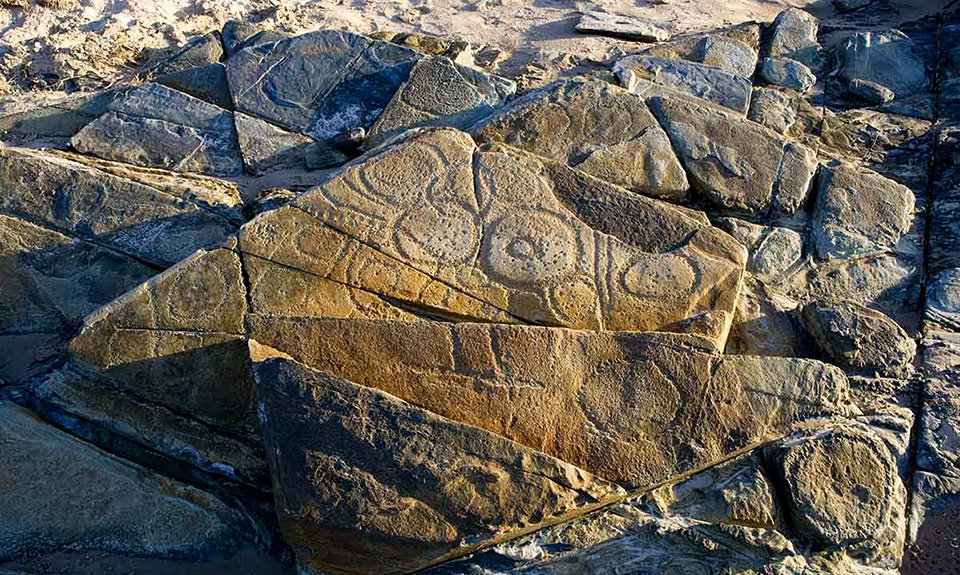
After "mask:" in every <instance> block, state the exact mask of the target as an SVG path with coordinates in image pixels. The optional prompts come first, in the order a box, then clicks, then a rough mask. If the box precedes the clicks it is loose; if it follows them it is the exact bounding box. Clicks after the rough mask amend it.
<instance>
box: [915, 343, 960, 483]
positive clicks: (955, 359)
mask: <svg viewBox="0 0 960 575" xmlns="http://www.w3.org/2000/svg"><path fill="white" fill-rule="evenodd" d="M922 358H923V362H922V364H921V370H922V373H923V375H924V376H925V378H926V381H925V385H924V388H923V397H922V403H921V409H920V418H919V422H918V427H919V431H918V434H917V467H918V468H919V469H922V470H924V471H929V472H930V473H935V474H937V475H940V476H945V477H953V478H958V479H960V335H958V334H955V333H951V332H943V331H935V332H931V333H928V334H927V335H926V336H925V337H924V339H923V354H922Z"/></svg>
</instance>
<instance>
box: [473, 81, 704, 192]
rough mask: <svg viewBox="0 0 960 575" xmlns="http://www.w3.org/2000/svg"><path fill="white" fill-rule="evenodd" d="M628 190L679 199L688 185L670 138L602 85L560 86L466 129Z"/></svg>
mask: <svg viewBox="0 0 960 575" xmlns="http://www.w3.org/2000/svg"><path fill="white" fill-rule="evenodd" d="M473 133H474V134H476V137H477V139H478V140H479V141H492V142H504V143H506V144H509V145H511V146H515V147H517V148H521V149H524V150H527V151H530V152H533V153H534V154H538V155H541V156H545V157H547V158H551V159H553V160H556V161H559V162H563V163H566V164H567V165H569V166H570V167H574V168H577V169H579V170H583V171H585V172H587V173H589V174H591V175H593V176H596V177H598V178H600V179H602V180H606V181H609V182H612V183H614V184H617V185H620V186H623V187H625V188H627V189H631V190H635V191H637V192H640V193H643V194H647V195H651V196H656V197H660V198H665V199H670V200H683V199H685V198H686V196H687V191H688V189H689V185H688V184H687V176H686V174H685V173H684V171H683V167H682V166H681V165H680V162H679V161H678V160H677V158H676V156H675V155H674V153H673V150H672V148H671V147H670V140H669V139H668V138H667V135H666V134H665V133H664V131H663V129H662V128H660V126H659V124H657V121H656V119H655V118H654V117H653V115H652V114H651V113H650V112H649V110H648V109H647V107H646V105H645V104H644V103H643V101H642V100H640V99H638V98H636V97H635V96H632V95H631V94H629V93H627V92H625V91H623V90H620V89H618V88H616V87H614V86H611V85H609V84H607V83H605V82H600V81H593V82H560V83H556V84H553V85H551V86H548V87H546V88H543V89H541V90H539V91H536V92H533V93H530V94H527V95H525V96H524V97H523V98H520V99H518V100H516V101H514V102H512V103H511V104H510V105H508V106H507V107H505V108H504V109H503V110H501V111H499V112H498V113H496V114H494V115H493V116H491V117H490V118H488V119H486V120H484V121H482V122H481V123H480V124H478V125H477V126H476V127H474V128H473Z"/></svg>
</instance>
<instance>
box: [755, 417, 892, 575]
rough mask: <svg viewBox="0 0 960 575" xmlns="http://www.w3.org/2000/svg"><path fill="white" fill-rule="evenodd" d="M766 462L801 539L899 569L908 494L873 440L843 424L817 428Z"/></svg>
mask: <svg viewBox="0 0 960 575" xmlns="http://www.w3.org/2000/svg"><path fill="white" fill-rule="evenodd" d="M768 456H769V457H771V459H772V460H773V461H774V466H775V468H776V469H777V473H778V474H779V479H780V480H781V481H783V483H784V487H785V488H786V493H787V496H786V498H787V501H788V504H789V516H790V521H791V523H792V525H793V527H794V528H795V529H796V530H797V532H798V533H799V534H800V535H801V536H802V537H804V538H806V539H807V540H809V541H813V542H817V543H819V544H822V545H831V546H842V547H843V548H844V549H846V550H847V552H849V553H858V552H859V553H862V554H865V555H867V556H869V557H872V558H873V559H874V560H875V561H877V562H878V563H881V564H883V563H886V566H888V567H896V566H897V565H898V564H899V560H900V555H901V553H902V545H903V537H904V523H905V520H904V507H905V505H906V495H907V494H906V489H905V488H904V486H903V483H902V481H901V480H900V477H899V476H898V475H897V464H896V461H895V460H894V458H893V455H892V454H891V453H890V450H889V448H888V447H887V446H886V445H885V444H884V443H883V441H881V440H880V439H879V438H878V437H877V436H876V435H874V434H872V433H870V432H869V431H867V430H864V429H860V428H857V427H851V426H844V425H839V426H835V427H828V428H826V429H816V430H811V431H809V432H805V433H799V434H798V435H797V436H795V437H792V438H790V439H789V440H787V441H785V442H783V443H782V444H779V445H777V446H775V447H773V448H771V449H770V450H769V452H768Z"/></svg>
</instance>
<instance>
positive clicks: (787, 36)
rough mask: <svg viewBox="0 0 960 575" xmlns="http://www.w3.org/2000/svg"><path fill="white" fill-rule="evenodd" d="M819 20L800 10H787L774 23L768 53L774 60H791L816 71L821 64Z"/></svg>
mask: <svg viewBox="0 0 960 575" xmlns="http://www.w3.org/2000/svg"><path fill="white" fill-rule="evenodd" d="M819 27H820V25H819V23H818V22H817V19H816V18H815V17H814V16H813V15H812V14H810V13H809V12H805V11H803V10H800V9H799V8H787V9H786V10H784V11H783V12H781V13H780V14H778V15H777V18H776V20H774V21H773V30H772V32H771V36H770V45H769V50H768V53H769V55H770V56H771V57H773V58H791V59H793V60H797V61H799V62H803V63H804V64H806V65H807V66H808V67H809V68H811V69H814V70H816V69H817V68H818V67H819V63H820V44H818V43H817V32H818V30H819Z"/></svg>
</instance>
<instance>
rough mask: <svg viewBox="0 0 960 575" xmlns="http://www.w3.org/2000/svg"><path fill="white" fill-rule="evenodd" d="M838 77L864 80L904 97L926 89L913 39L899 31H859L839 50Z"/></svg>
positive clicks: (920, 62)
mask: <svg viewBox="0 0 960 575" xmlns="http://www.w3.org/2000/svg"><path fill="white" fill-rule="evenodd" d="M839 58H840V61H841V68H840V77H841V78H842V79H844V80H846V81H847V82H850V81H852V80H857V79H859V80H867V81H870V82H875V83H876V84H879V85H880V86H883V87H885V88H887V89H889V90H890V91H892V92H893V93H894V94H895V95H896V97H897V98H905V97H908V96H913V95H914V94H919V93H922V92H925V91H927V90H928V89H929V81H928V80H927V73H926V68H925V66H924V64H923V61H922V60H920V58H918V57H917V55H916V54H914V48H913V42H912V41H911V40H910V38H909V37H908V36H907V35H906V34H904V33H903V32H900V31H898V30H890V31H887V32H859V33H857V34H854V35H853V36H852V37H851V38H850V39H849V40H847V42H846V44H845V45H844V46H843V48H842V50H841V51H840V54H839Z"/></svg>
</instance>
